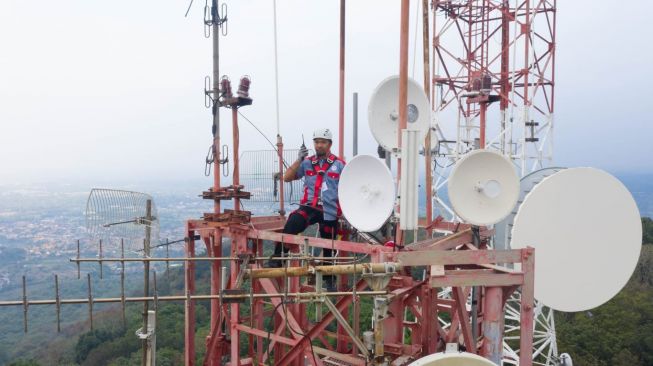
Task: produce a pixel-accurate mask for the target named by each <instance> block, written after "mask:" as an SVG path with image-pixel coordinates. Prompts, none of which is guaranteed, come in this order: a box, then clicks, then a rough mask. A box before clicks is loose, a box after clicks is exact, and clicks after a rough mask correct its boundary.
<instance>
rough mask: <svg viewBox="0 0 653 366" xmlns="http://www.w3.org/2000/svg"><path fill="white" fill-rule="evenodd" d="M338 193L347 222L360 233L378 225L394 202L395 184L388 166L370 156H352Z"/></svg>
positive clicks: (343, 174)
mask: <svg viewBox="0 0 653 366" xmlns="http://www.w3.org/2000/svg"><path fill="white" fill-rule="evenodd" d="M338 196H339V202H340V207H341V209H342V213H343V215H344V216H345V218H346V219H347V221H348V222H349V223H350V224H351V225H352V226H353V227H355V228H356V229H358V230H359V231H362V232H371V231H375V230H378V229H380V228H381V226H383V224H384V223H385V222H386V220H388V217H390V214H392V209H393V207H394V201H395V184H394V180H393V178H392V173H391V172H390V169H388V167H387V166H386V165H385V163H384V162H383V161H381V160H380V159H378V158H376V157H374V156H371V155H358V156H356V157H355V158H353V159H352V160H351V161H350V162H349V163H347V165H345V168H344V169H343V170H342V174H341V175H340V183H339V186H338Z"/></svg>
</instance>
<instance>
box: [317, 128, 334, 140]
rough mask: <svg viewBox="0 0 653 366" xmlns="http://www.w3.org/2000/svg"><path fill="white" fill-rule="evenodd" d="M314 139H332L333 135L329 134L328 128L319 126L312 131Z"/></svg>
mask: <svg viewBox="0 0 653 366" xmlns="http://www.w3.org/2000/svg"><path fill="white" fill-rule="evenodd" d="M315 139H325V140H330V141H333V135H332V134H331V130H330V129H328V128H320V129H317V130H315V131H313V140H315Z"/></svg>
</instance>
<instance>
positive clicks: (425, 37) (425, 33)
mask: <svg viewBox="0 0 653 366" xmlns="http://www.w3.org/2000/svg"><path fill="white" fill-rule="evenodd" d="M422 49H423V54H424V93H426V96H427V97H428V98H429V100H430V99H431V75H430V73H429V64H430V61H431V58H430V57H431V55H430V52H429V49H430V48H429V2H428V0H422ZM431 160H432V159H431V121H429V129H428V131H427V132H426V138H425V140H424V163H425V168H426V169H425V174H424V179H425V182H424V183H425V184H424V187H425V191H426V226H427V227H430V226H431V221H433V206H432V205H431V201H432V200H433V196H432V194H433V192H432V187H431V183H432V182H433V173H432V171H431V164H432V161H431ZM431 232H432V231H431V230H430V229H428V231H427V235H428V236H429V237H430V236H431Z"/></svg>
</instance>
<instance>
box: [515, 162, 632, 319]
mask: <svg viewBox="0 0 653 366" xmlns="http://www.w3.org/2000/svg"><path fill="white" fill-rule="evenodd" d="M641 244H642V225H641V221H640V216H639V210H638V209H637V205H636V204H635V200H634V199H633V197H632V196H631V194H630V192H628V190H627V189H626V187H624V185H623V184H622V183H621V182H620V181H619V180H617V179H616V178H615V177H613V176H611V175H610V174H608V173H606V172H604V171H602V170H599V169H594V168H572V169H565V170H561V171H559V172H557V173H555V174H553V175H551V176H549V177H547V178H545V179H544V180H543V181H542V182H541V183H539V184H538V185H536V186H535V188H534V189H533V190H532V191H531V192H530V193H529V194H528V195H526V198H525V199H524V202H523V203H522V205H521V207H520V208H519V211H518V212H517V215H516V216H515V221H514V225H513V228H512V241H511V247H512V248H513V249H518V248H525V247H526V246H531V247H533V248H535V262H536V265H535V278H536V280H535V298H537V299H538V300H539V301H540V302H542V303H543V304H544V305H546V306H548V307H550V308H552V309H555V310H560V311H583V310H588V309H592V308H594V307H597V306H599V305H601V304H603V303H604V302H606V301H608V300H610V299H611V298H612V297H613V296H615V295H616V294H617V293H618V292H619V291H620V290H621V288H622V287H623V286H624V285H625V284H626V282H627V281H628V279H629V278H630V276H631V275H632V273H633V270H634V269H635V266H636V265H637V261H638V259H639V253H640V249H641Z"/></svg>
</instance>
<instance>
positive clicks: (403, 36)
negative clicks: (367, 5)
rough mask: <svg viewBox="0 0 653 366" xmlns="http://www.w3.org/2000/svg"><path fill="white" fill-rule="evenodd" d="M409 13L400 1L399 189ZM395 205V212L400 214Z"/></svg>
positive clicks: (406, 1) (405, 118)
mask: <svg viewBox="0 0 653 366" xmlns="http://www.w3.org/2000/svg"><path fill="white" fill-rule="evenodd" d="M409 11H410V0H401V27H400V30H401V31H400V39H399V126H398V128H399V130H398V131H397V139H398V143H397V146H398V147H399V149H398V153H399V156H398V158H397V187H400V184H399V183H400V182H399V180H400V179H401V131H402V130H405V129H406V126H407V124H408V110H407V109H408V108H407V105H408V22H409V19H408V13H409ZM400 209H401V208H400V207H399V204H397V212H400ZM401 234H402V233H401V229H399V227H397V233H396V236H397V244H399V245H401V244H402V243H403V240H402V235H401Z"/></svg>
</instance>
